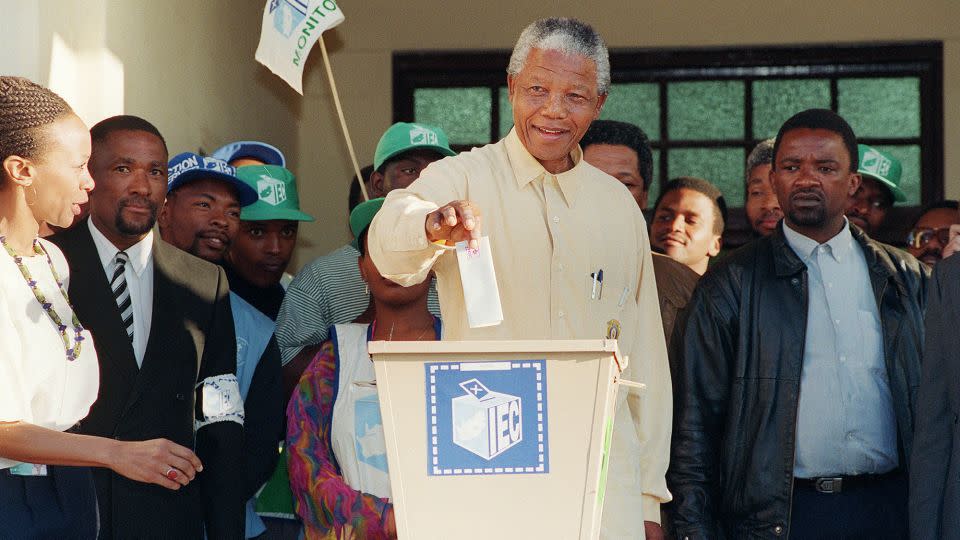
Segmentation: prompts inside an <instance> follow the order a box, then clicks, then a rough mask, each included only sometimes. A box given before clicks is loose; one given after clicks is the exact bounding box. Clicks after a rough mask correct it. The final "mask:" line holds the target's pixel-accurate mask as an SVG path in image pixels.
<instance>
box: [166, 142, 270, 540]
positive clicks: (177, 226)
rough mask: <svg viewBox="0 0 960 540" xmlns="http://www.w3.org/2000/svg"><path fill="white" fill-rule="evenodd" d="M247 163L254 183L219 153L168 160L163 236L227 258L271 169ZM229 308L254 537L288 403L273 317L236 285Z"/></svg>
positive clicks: (219, 259) (195, 251) (216, 260)
mask: <svg viewBox="0 0 960 540" xmlns="http://www.w3.org/2000/svg"><path fill="white" fill-rule="evenodd" d="M246 168H248V169H256V171H255V173H254V175H253V178H254V179H255V180H254V181H253V182H244V181H242V180H240V179H239V178H238V177H237V176H236V169H235V168H234V167H233V166H231V165H230V164H228V163H227V162H225V161H222V160H219V159H217V158H212V157H202V156H198V155H196V154H193V153H191V152H184V153H182V154H179V155H177V156H175V157H174V158H173V159H172V160H171V161H170V162H169V163H168V170H169V171H170V176H169V181H168V183H167V200H166V201H165V202H164V204H163V208H162V209H161V210H160V214H159V216H158V217H157V225H158V228H159V230H160V237H161V238H163V240H164V241H166V242H169V243H170V245H172V246H174V247H177V248H180V249H182V250H183V251H186V252H187V253H190V254H192V255H196V256H197V257H200V258H201V259H203V260H205V261H209V262H211V263H213V264H221V263H223V260H224V254H225V253H226V252H227V250H228V249H229V248H230V245H231V244H232V243H233V240H234V239H235V238H236V236H237V233H238V232H239V230H240V208H241V206H243V207H245V208H244V211H246V209H247V208H249V207H250V205H252V203H254V202H256V201H257V199H258V198H259V197H258V189H256V188H255V187H254V186H257V185H258V184H257V181H256V180H260V181H263V178H262V177H261V173H263V172H267V170H266V167H265V166H262V165H261V166H248V167H246ZM283 170H285V169H283ZM266 178H267V179H268V180H267V181H270V180H272V179H270V177H266ZM230 308H231V311H232V312H233V330H234V333H235V335H236V337H237V372H236V373H237V380H238V382H239V385H240V395H241V397H242V398H243V408H244V415H245V418H244V426H245V429H244V441H243V455H244V461H243V470H242V476H243V479H244V486H243V492H242V493H243V496H244V498H245V499H249V501H248V503H247V511H246V537H247V538H253V537H256V536H259V535H260V534H262V533H263V532H264V531H265V530H266V528H265V526H264V524H263V522H262V521H261V520H260V518H259V516H257V514H256V512H255V511H254V510H255V505H254V501H253V500H252V499H253V496H254V495H255V494H256V493H257V492H258V491H259V490H260V488H261V487H262V486H263V484H264V483H265V482H266V481H267V480H268V479H269V478H270V474H271V473H272V472H273V470H274V467H276V465H277V460H278V458H279V457H280V456H279V454H278V452H277V447H278V444H279V443H280V441H282V440H283V436H284V433H285V431H284V418H285V416H284V411H285V409H286V408H285V401H284V399H283V390H282V385H281V380H282V379H281V375H280V373H281V372H280V349H279V348H278V347H277V341H276V339H275V338H274V336H273V328H274V323H273V320H271V319H270V318H269V317H267V316H266V315H264V314H263V313H261V312H260V311H258V310H257V309H256V308H255V307H253V305H251V304H250V303H248V302H247V301H246V300H244V299H243V298H241V297H240V296H239V295H237V294H235V293H234V292H233V291H231V292H230Z"/></svg>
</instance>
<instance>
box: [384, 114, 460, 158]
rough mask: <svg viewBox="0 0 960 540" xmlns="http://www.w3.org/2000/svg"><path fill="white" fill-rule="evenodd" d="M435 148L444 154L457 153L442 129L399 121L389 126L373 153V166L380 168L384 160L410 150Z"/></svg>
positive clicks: (451, 154)
mask: <svg viewBox="0 0 960 540" xmlns="http://www.w3.org/2000/svg"><path fill="white" fill-rule="evenodd" d="M420 149H424V150H433V151H434V152H437V153H438V154H441V155H444V156H455V155H457V153H456V152H454V151H453V150H452V149H451V148H450V141H449V140H448V139H447V134H446V133H444V132H443V130H442V129H440V128H438V127H434V126H428V125H427V124H414V123H409V122H397V123H396V124H394V125H392V126H390V127H389V128H387V131H386V132H384V134H383V136H382V137H380V142H378V143H377V151H376V152H374V154H373V168H374V169H379V168H380V166H381V165H383V162H384V161H387V160H388V159H390V158H392V157H393V156H396V155H398V154H402V153H404V152H408V151H410V150H420Z"/></svg>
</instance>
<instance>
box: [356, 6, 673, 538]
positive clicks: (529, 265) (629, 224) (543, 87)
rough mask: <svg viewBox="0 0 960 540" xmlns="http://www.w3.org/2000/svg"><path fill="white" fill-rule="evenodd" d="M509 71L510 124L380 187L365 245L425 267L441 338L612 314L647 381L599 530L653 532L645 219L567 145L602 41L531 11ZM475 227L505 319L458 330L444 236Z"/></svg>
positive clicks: (633, 401)
mask: <svg viewBox="0 0 960 540" xmlns="http://www.w3.org/2000/svg"><path fill="white" fill-rule="evenodd" d="M507 73H508V76H507V85H508V88H509V95H510V104H511V105H512V107H513V120H514V126H515V127H514V129H513V130H511V131H510V133H509V134H508V135H507V136H506V137H505V138H504V139H503V140H501V141H499V142H497V143H494V144H490V145H487V146H484V147H481V148H478V149H475V150H473V151H471V152H466V153H463V154H460V155H459V156H456V157H448V158H445V159H443V160H440V161H437V162H435V163H433V164H431V165H430V166H429V167H427V168H426V169H425V170H424V171H423V173H422V174H421V176H420V179H419V180H417V181H416V182H414V183H413V184H412V185H411V186H410V187H409V188H407V189H403V190H397V191H393V192H392V193H390V195H389V196H388V197H387V200H386V202H385V203H384V206H383V208H382V210H381V211H380V213H379V214H378V215H377V217H376V219H375V220H374V221H373V225H372V228H371V233H370V239H369V244H370V252H371V255H372V257H373V260H374V262H375V263H376V265H377V268H379V269H380V271H381V272H382V273H383V275H384V276H387V277H389V278H390V279H393V280H394V281H396V282H398V283H401V284H403V285H410V284H414V283H419V282H421V281H423V280H424V279H426V278H427V276H428V275H429V273H430V271H431V269H433V270H434V271H435V272H436V275H437V283H438V285H437V289H438V291H439V296H440V303H441V304H440V305H441V310H442V311H443V319H444V320H443V322H444V339H452V340H462V339H468V340H478V339H587V338H603V337H605V336H607V333H608V326H611V325H614V326H616V325H619V326H620V328H621V331H620V334H619V343H620V349H621V351H622V352H623V353H624V354H626V355H631V356H632V358H633V362H632V364H631V368H630V369H631V370H632V373H627V374H626V375H627V377H628V378H633V379H634V380H639V381H641V382H643V383H645V384H646V385H647V388H646V390H645V391H644V393H643V394H642V395H639V394H636V393H634V392H630V393H629V395H627V394H628V393H627V392H621V401H625V402H626V403H625V404H622V405H623V406H621V407H619V409H618V411H617V416H616V419H615V428H614V436H613V444H612V448H611V458H610V473H609V475H608V485H607V496H606V504H605V510H604V512H603V522H602V525H601V535H602V536H603V537H609V538H643V537H644V529H645V528H646V531H647V534H649V535H650V537H651V538H653V537H660V536H661V531H660V527H659V525H658V524H657V522H658V521H659V504H660V503H661V502H664V501H667V500H669V499H670V493H669V492H668V491H667V489H666V482H665V480H664V476H665V473H666V468H667V454H668V452H669V450H668V447H669V444H670V433H669V430H670V424H671V405H670V403H671V388H670V376H669V370H668V366H667V355H666V347H665V345H664V339H663V330H662V328H661V324H660V311H659V308H658V303H657V290H656V285H655V283H654V277H653V266H652V262H651V259H650V249H649V242H648V239H647V233H646V227H645V226H644V220H643V215H642V214H641V213H640V208H639V207H638V206H637V204H636V202H635V201H634V200H633V198H632V197H630V195H629V193H628V191H627V188H625V187H624V186H623V184H621V183H620V182H619V181H618V180H616V179H615V178H612V177H610V176H608V175H606V174H604V173H602V172H601V171H599V170H598V169H596V168H594V167H593V166H592V165H590V164H588V163H587V162H586V161H584V160H583V159H582V156H583V154H582V152H581V150H580V147H579V146H578V142H579V141H580V139H581V138H582V137H583V134H584V132H585V131H586V130H587V128H588V127H589V126H590V123H591V122H592V121H593V120H594V119H596V118H597V117H598V115H599V114H600V109H601V107H602V106H603V103H604V101H605V100H606V97H607V91H608V89H609V85H610V62H609V59H608V55H607V49H606V46H605V45H604V43H603V41H602V39H601V38H600V36H599V35H597V33H596V32H595V31H594V30H593V29H592V28H591V27H590V26H588V25H587V24H584V23H582V22H580V21H577V20H573V19H542V20H538V21H536V22H534V23H532V24H531V25H530V26H528V27H527V28H526V29H524V31H523V33H522V34H521V35H520V39H519V40H518V41H517V44H516V46H515V47H514V50H513V55H512V56H511V58H510V65H509V67H508V68H507ZM468 195H469V200H466V199H467V197H468ZM481 212H482V214H481ZM481 231H482V234H483V235H487V236H489V238H490V245H491V248H492V255H493V261H494V266H495V268H496V273H497V277H498V280H497V282H498V286H499V289H500V293H501V298H502V303H503V315H504V321H503V323H502V324H500V325H499V326H492V327H486V328H470V327H469V325H468V323H467V317H466V309H465V306H464V298H463V291H462V288H461V282H460V273H459V269H458V265H457V258H456V256H455V255H454V254H453V253H452V249H451V248H450V247H449V246H452V245H453V244H454V243H455V242H458V241H461V240H470V241H471V242H473V241H477V242H478V241H479V239H480V237H481ZM435 242H439V243H441V244H446V245H445V246H443V245H437V244H435ZM601 270H602V271H603V293H602V294H600V295H597V296H598V297H596V298H594V299H591V291H590V288H589V287H585V286H584V283H585V282H586V281H587V280H586V276H587V275H589V274H590V273H592V272H596V273H599V271H601ZM641 344H642V347H643V348H642V351H641ZM641 353H642V354H641ZM628 371H629V370H628ZM627 404H628V405H629V407H628V406H626V405H627ZM644 520H648V521H647V522H646V524H645V523H644ZM645 525H646V527H645Z"/></svg>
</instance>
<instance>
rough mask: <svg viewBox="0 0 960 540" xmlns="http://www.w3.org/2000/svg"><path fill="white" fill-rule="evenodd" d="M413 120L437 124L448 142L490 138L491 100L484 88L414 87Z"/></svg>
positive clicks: (486, 139)
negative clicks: (447, 138) (448, 139)
mask: <svg viewBox="0 0 960 540" xmlns="http://www.w3.org/2000/svg"><path fill="white" fill-rule="evenodd" d="M413 100H414V104H415V108H414V111H415V112H414V121H415V122H422V123H424V124H431V125H434V126H440V127H442V128H443V131H444V132H446V134H447V137H449V138H450V144H474V143H477V142H479V141H488V140H490V111H491V110H492V109H493V103H492V100H491V99H490V91H489V90H488V89H486V88H417V90H416V92H414V95H413Z"/></svg>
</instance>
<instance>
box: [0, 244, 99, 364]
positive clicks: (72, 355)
mask: <svg viewBox="0 0 960 540" xmlns="http://www.w3.org/2000/svg"><path fill="white" fill-rule="evenodd" d="M0 244H3V248H4V249H5V250H6V251H7V253H8V254H9V255H10V257H12V258H13V262H15V263H16V264H17V268H19V269H20V273H21V274H23V279H24V280H25V281H26V282H27V286H29V287H30V290H31V291H33V296H35V297H36V299H37V302H40V305H41V306H42V307H43V310H44V311H46V312H47V316H48V317H50V320H51V321H53V324H55V325H56V326H57V330H58V331H59V332H60V337H61V338H62V339H63V348H64V349H65V350H66V353H67V361H69V362H72V361H74V360H76V359H77V358H79V357H80V346H81V344H82V342H83V335H82V334H81V333H82V332H83V326H81V325H80V320H79V319H77V314H76V313H73V320H72V321H71V322H72V323H73V332H74V337H73V347H70V338H69V337H67V325H65V324H63V320H61V319H60V314H58V313H57V311H56V310H55V309H53V304H52V303H51V302H47V299H46V297H45V296H44V295H43V291H41V290H40V287H38V286H37V281H36V280H35V279H33V276H31V275H30V270H29V269H28V268H27V267H26V265H24V264H23V257H21V256H19V255H17V252H16V251H14V250H13V248H11V247H10V245H9V244H7V238H6V237H5V236H0ZM33 252H34V253H36V254H37V255H43V256H45V257H46V258H47V264H48V265H49V266H50V273H51V274H53V279H54V280H55V281H56V282H57V287H58V288H59V289H60V294H62V295H63V299H64V300H66V301H67V304H68V305H69V304H70V298H69V297H68V296H67V290H66V289H65V288H64V287H63V281H61V280H60V275H59V274H57V269H56V268H54V266H53V260H52V259H50V254H49V253H47V250H45V249H44V248H43V246H42V245H40V242H38V241H37V240H34V241H33Z"/></svg>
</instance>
